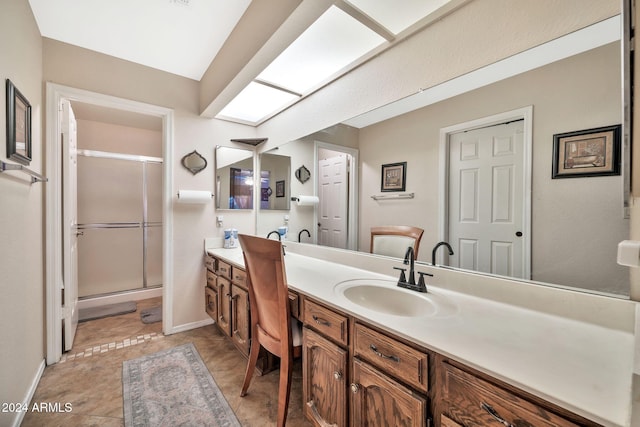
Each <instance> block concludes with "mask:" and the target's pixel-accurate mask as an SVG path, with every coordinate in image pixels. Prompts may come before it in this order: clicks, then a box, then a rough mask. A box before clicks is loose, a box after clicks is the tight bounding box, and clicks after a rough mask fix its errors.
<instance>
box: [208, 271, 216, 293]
mask: <svg viewBox="0 0 640 427" xmlns="http://www.w3.org/2000/svg"><path fill="white" fill-rule="evenodd" d="M216 277H217V276H216V274H215V273H214V272H213V271H211V270H209V269H207V286H208V287H210V288H212V289H215V288H216Z"/></svg>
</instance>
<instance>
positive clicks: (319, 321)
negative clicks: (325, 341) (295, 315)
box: [311, 314, 331, 326]
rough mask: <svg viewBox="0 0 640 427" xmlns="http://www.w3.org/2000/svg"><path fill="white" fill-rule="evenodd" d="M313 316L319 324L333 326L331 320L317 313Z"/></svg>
mask: <svg viewBox="0 0 640 427" xmlns="http://www.w3.org/2000/svg"><path fill="white" fill-rule="evenodd" d="M311 317H312V318H313V320H315V322H316V323H317V324H318V325H322V326H331V322H329V321H327V320H324V319H323V318H321V317H318V316H316V315H315V314H314V315H313V316H311Z"/></svg>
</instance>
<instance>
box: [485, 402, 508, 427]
mask: <svg viewBox="0 0 640 427" xmlns="http://www.w3.org/2000/svg"><path fill="white" fill-rule="evenodd" d="M480 407H481V408H482V409H484V410H485V411H487V412H488V413H489V415H491V416H492V417H493V419H494V420H496V421H497V422H499V423H500V424H502V425H504V426H506V427H513V424H511V423H510V422H508V421H506V420H505V419H504V418H502V417H501V416H500V415H499V414H498V412H496V410H495V409H493V407H492V406H491V405H489V404H488V403H484V402H482V403H481V404H480Z"/></svg>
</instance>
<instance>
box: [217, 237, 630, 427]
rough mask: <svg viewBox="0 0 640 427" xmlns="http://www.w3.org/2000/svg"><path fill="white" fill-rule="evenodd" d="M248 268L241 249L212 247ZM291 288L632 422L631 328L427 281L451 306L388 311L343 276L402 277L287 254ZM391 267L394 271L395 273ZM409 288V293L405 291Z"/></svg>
mask: <svg viewBox="0 0 640 427" xmlns="http://www.w3.org/2000/svg"><path fill="white" fill-rule="evenodd" d="M208 252H209V253H211V254H212V255H215V256H219V257H221V258H225V259H226V260H228V261H229V262H231V263H233V264H236V265H239V266H243V265H244V262H243V257H242V252H241V250H240V249H239V248H237V249H208ZM285 265H286V273H287V281H288V284H289V287H290V288H291V289H293V290H296V291H299V292H301V293H304V294H306V295H309V296H312V297H313V298H315V299H317V300H319V301H322V302H323V303H325V304H327V305H330V306H333V307H335V308H338V309H340V310H342V311H344V312H346V313H349V314H352V315H354V316H356V317H358V318H360V319H362V320H365V321H367V322H369V323H371V324H374V325H376V326H378V327H380V328H382V329H385V330H387V331H389V332H392V333H394V334H396V335H398V336H401V337H404V338H406V339H409V340H411V341H413V342H415V343H417V344H419V345H422V346H424V347H426V348H428V349H431V350H433V351H435V352H438V353H440V354H442V355H445V356H448V357H451V358H453V359H455V360H458V361H460V362H462V363H465V364H467V365H468V366H470V367H473V368H476V369H478V370H480V371H482V372H485V373H487V374H489V375H492V376H494V377H496V378H498V379H501V380H503V381H505V382H507V383H509V384H512V385H514V386H516V387H518V388H520V389H522V390H525V391H528V392H530V393H532V394H534V395H536V396H539V397H541V398H543V399H545V400H547V401H549V402H552V403H555V404H557V405H559V406H562V407H564V408H566V409H568V410H570V411H572V412H574V413H576V414H578V415H582V416H584V417H585V418H588V419H591V420H593V421H595V422H598V423H601V424H603V425H605V426H617V427H623V426H624V427H626V426H629V423H630V413H631V381H632V373H633V354H634V336H633V334H632V333H629V332H627V331H622V330H618V329H612V328H607V327H603V326H599V325H597V324H593V323H588V322H581V321H577V320H572V319H569V318H564V317H562V316H557V315H550V314H547V313H543V312H540V311H535V310H529V309H525V308H522V307H517V306H514V305H509V304H505V303H500V302H495V301H492V300H489V299H485V298H479V297H476V296H470V295H466V294H463V293H460V292H453V291H450V290H447V289H444V288H439V287H437V286H436V285H431V286H429V293H430V294H431V297H432V298H434V299H436V300H441V301H444V302H446V304H445V305H446V306H451V307H454V309H453V310H444V311H443V312H440V313H438V312H436V314H435V315H432V316H427V317H422V318H420V317H402V316H395V315H388V314H383V313H380V312H376V311H372V310H369V309H366V308H364V307H361V306H359V305H357V304H354V303H353V302H351V301H350V300H348V299H347V298H346V297H344V296H343V295H341V294H340V293H339V292H336V290H335V289H334V287H335V286H336V285H337V284H339V283H340V282H343V281H347V280H353V279H377V280H375V282H376V283H378V284H385V283H386V284H388V286H390V287H395V282H396V281H397V277H394V276H390V275H383V274H378V273H372V272H369V271H367V270H363V269H359V268H354V267H350V266H348V265H343V264H339V263H335V262H329V261H325V260H321V259H316V258H313V257H309V256H304V255H300V254H296V253H290V252H288V253H287V255H286V257H285ZM390 273H391V272H390ZM408 292H412V291H408Z"/></svg>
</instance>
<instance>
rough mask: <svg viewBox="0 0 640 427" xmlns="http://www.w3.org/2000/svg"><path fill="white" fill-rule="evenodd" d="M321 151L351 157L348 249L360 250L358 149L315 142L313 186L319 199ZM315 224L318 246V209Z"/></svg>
mask: <svg viewBox="0 0 640 427" xmlns="http://www.w3.org/2000/svg"><path fill="white" fill-rule="evenodd" d="M321 149H325V150H331V151H338V152H340V153H346V154H349V155H350V156H351V164H350V165H349V200H348V204H347V212H348V215H349V219H348V221H347V227H349V229H348V230H347V249H351V250H357V249H358V201H359V200H360V196H359V194H360V193H359V191H358V189H359V186H358V182H359V180H358V176H359V171H358V165H359V163H358V162H359V160H358V153H359V151H358V149H356V148H350V147H345V146H343V145H336V144H331V143H328V142H322V141H314V149H313V167H314V169H315V173H314V174H313V179H314V180H315V182H314V184H313V191H314V195H315V196H316V197H317V196H318V195H319V193H320V191H319V189H318V184H319V181H320V180H319V179H318V174H319V171H318V161H319V159H320V156H319V154H318V153H319V151H320V150H321ZM313 224H314V229H315V230H316V231H315V233H314V234H315V240H316V241H315V243H316V244H318V232H317V230H318V227H317V224H318V209H317V208H316V209H314V212H313Z"/></svg>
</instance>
